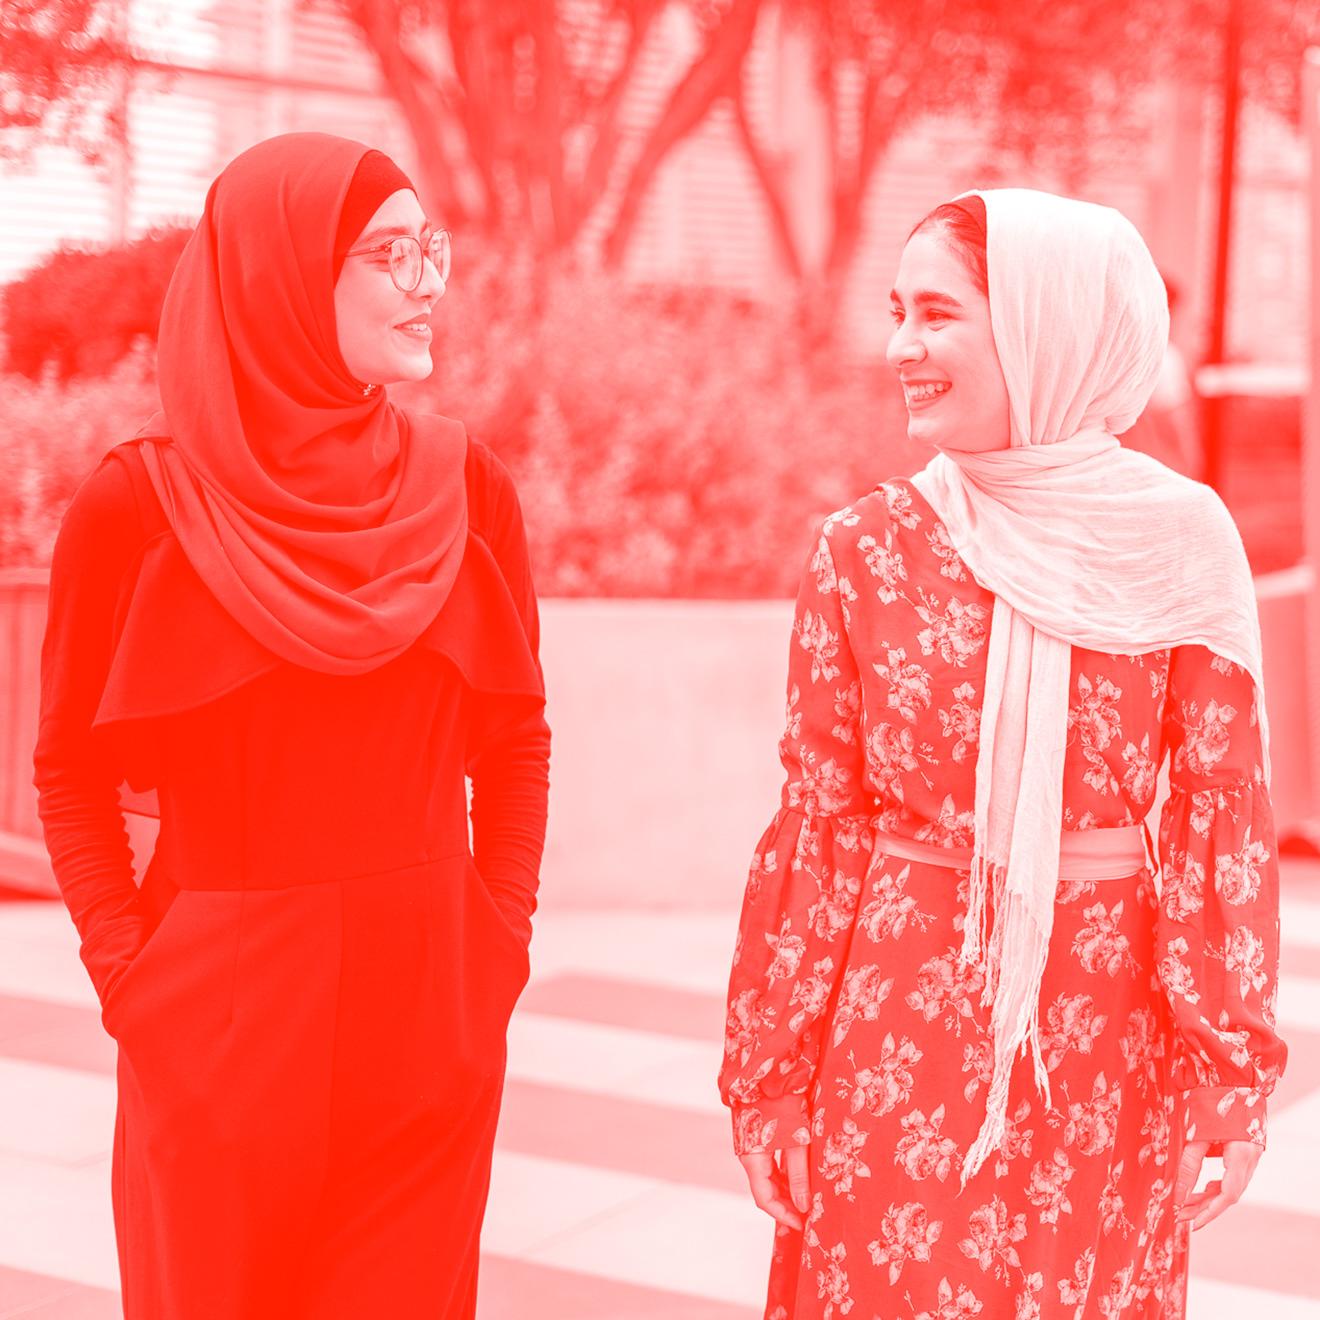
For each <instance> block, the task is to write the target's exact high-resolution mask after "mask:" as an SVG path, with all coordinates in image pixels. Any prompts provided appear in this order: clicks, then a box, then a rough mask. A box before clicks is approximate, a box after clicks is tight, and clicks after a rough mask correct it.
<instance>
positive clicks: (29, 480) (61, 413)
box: [0, 350, 160, 566]
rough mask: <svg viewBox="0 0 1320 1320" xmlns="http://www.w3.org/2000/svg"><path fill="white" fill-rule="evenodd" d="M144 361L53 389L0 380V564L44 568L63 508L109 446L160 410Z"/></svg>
mask: <svg viewBox="0 0 1320 1320" xmlns="http://www.w3.org/2000/svg"><path fill="white" fill-rule="evenodd" d="M150 356H151V355H150V354H149V353H148V352H147V351H146V350H139V351H137V352H135V353H132V354H130V355H129V356H128V357H127V358H125V359H124V360H123V361H122V362H120V363H119V364H118V365H117V366H116V367H115V368H114V369H113V370H112V371H111V372H110V373H109V374H108V375H106V376H104V377H101V378H98V379H90V380H79V381H75V382H72V383H70V384H61V383H60V382H59V381H58V380H56V379H55V377H54V374H53V373H48V374H47V375H46V376H45V377H43V378H42V379H41V380H40V381H30V380H28V379H27V378H26V377H24V376H0V430H2V433H3V435H4V437H5V439H4V443H3V444H0V564H4V565H21V566H32V565H45V564H48V563H49V562H50V552H51V548H52V546H53V545H54V543H55V533H56V531H57V530H58V528H59V523H60V519H61V517H63V515H64V509H65V506H66V505H67V504H68V502H69V500H70V499H72V497H73V492H74V491H75V490H77V488H78V486H79V484H80V483H81V482H82V480H83V479H84V478H85V477H86V476H87V474H88V473H89V472H90V471H91V470H92V469H93V468H94V467H95V466H96V465H97V463H99V462H100V460H101V457H102V455H103V454H104V453H105V452H106V450H107V449H109V448H110V447H111V446H112V445H116V444H118V443H119V442H120V441H121V440H126V439H128V437H129V436H131V435H132V434H133V433H134V432H135V431H136V430H137V429H138V427H139V426H141V425H142V423H143V422H144V421H146V419H147V417H148V416H149V415H150V414H151V413H152V412H154V411H155V410H156V409H157V408H158V407H159V406H160V405H159V402H158V400H157V396H156V387H155V384H154V383H153V372H152V370H151V361H150Z"/></svg>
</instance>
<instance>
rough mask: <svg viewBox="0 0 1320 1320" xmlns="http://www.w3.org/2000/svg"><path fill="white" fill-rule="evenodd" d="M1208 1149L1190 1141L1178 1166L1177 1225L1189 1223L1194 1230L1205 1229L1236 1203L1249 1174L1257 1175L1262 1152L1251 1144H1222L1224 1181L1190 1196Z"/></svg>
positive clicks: (1209, 1185) (1174, 1201) (1175, 1202)
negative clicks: (1257, 1166)
mask: <svg viewBox="0 0 1320 1320" xmlns="http://www.w3.org/2000/svg"><path fill="white" fill-rule="evenodd" d="M1209 1149H1210V1143H1209V1142H1208V1141H1189V1142H1188V1143H1187V1145H1186V1146H1184V1147H1183V1155H1182V1162H1181V1163H1180V1164H1179V1165H1178V1182H1177V1185H1176V1186H1175V1187H1174V1192H1173V1203H1174V1205H1175V1206H1176V1207H1177V1209H1178V1222H1179V1223H1180V1224H1185V1223H1187V1222H1188V1221H1189V1220H1190V1221H1191V1225H1192V1229H1193V1231H1195V1230H1196V1229H1198V1228H1204V1227H1205V1226H1206V1225H1207V1224H1208V1223H1209V1222H1210V1221H1211V1220H1212V1219H1218V1218H1219V1216H1220V1215H1222V1214H1223V1213H1224V1211H1225V1210H1227V1209H1228V1207H1229V1206H1230V1205H1233V1204H1235V1203H1236V1202H1237V1201H1238V1200H1239V1198H1240V1197H1241V1196H1242V1193H1243V1192H1245V1191H1246V1190H1247V1184H1248V1183H1249V1182H1250V1181H1251V1175H1252V1174H1253V1173H1255V1172H1256V1165H1257V1164H1259V1163H1260V1157H1261V1153H1262V1148H1261V1147H1260V1146H1258V1145H1256V1143H1255V1142H1254V1141H1226V1142H1224V1178H1223V1181H1222V1182H1212V1183H1208V1184H1207V1185H1206V1186H1205V1187H1203V1188H1202V1189H1201V1190H1200V1191H1199V1192H1197V1193H1196V1194H1195V1195H1192V1188H1193V1187H1195V1186H1196V1180H1197V1178H1198V1177H1199V1175H1200V1173H1201V1162H1202V1161H1203V1160H1204V1159H1205V1157H1206V1153H1207V1152H1208V1151H1209Z"/></svg>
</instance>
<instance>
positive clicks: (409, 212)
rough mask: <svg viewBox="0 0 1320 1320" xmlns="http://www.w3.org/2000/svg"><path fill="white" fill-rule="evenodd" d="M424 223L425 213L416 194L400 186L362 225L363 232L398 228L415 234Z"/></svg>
mask: <svg viewBox="0 0 1320 1320" xmlns="http://www.w3.org/2000/svg"><path fill="white" fill-rule="evenodd" d="M425 223H426V213H425V212H424V211H423V210H422V204H421V202H419V201H418V200H417V194H416V193H415V192H413V190H412V189H411V188H400V189H399V191H398V192H396V193H391V194H390V195H389V196H388V197H387V198H386V199H385V200H384V201H383V202H381V204H380V205H379V206H378V207H377V208H376V210H375V211H374V212H373V213H372V216H371V219H370V220H368V221H367V223H366V224H365V225H363V226H362V233H363V234H372V233H375V232H376V230H378V229H398V230H400V231H401V232H403V233H408V234H416V233H418V232H419V231H420V230H421V228H422V226H423V225H424V224H425Z"/></svg>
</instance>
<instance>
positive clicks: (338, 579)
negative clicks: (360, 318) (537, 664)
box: [140, 133, 467, 674]
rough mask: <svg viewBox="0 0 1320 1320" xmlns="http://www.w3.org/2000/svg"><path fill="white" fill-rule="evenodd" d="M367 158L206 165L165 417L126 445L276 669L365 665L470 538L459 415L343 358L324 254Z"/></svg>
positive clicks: (254, 155) (395, 638)
mask: <svg viewBox="0 0 1320 1320" xmlns="http://www.w3.org/2000/svg"><path fill="white" fill-rule="evenodd" d="M367 151H368V148H367V147H365V146H363V145H362V144H361V143H360V142H353V141H350V140H349V139H347V138H340V137H332V136H330V135H328V134H324V133H290V134H286V135H284V136H282V137H275V138H271V139H269V140H268V141H265V142H261V143H258V144H257V145H256V146H255V147H252V148H250V149H249V150H247V151H245V152H243V154H242V155H240V156H238V157H237V158H236V159H234V160H233V161H232V162H230V164H229V165H228V166H226V167H225V169H224V170H223V171H222V172H221V173H220V175H219V177H218V178H217V179H216V180H215V182H214V183H213V184H212V185H211V190H210V192H209V193H208V194H207V197H206V208H205V210H204V211H203V213H202V218H201V220H200V222H199V223H198V225H197V228H196V230H195V231H194V233H193V235H192V238H191V239H190V240H189V241H188V245H187V246H186V247H185V248H184V250H183V254H182V256H181V257H180V258H179V264H178V267H177V268H176V270H175V272H174V277H173V279H172V280H171V282H170V287H169V292H168V293H167V294H166V297H165V305H164V309H163V311H162V313H161V323H160V349H159V355H158V362H159V382H160V396H161V402H162V405H163V407H164V414H163V416H162V415H158V416H157V417H154V418H152V420H151V422H149V423H148V424H147V426H146V427H144V428H143V430H142V432H141V433H140V434H142V435H144V436H165V435H168V436H169V437H170V441H169V443H158V444H144V445H142V446H141V452H142V456H143V460H144V462H145V464H146V467H147V472H148V475H149V476H150V478H151V482H152V485H153V486H154V487H155V490H156V493H157V495H158V496H159V497H160V501H161V505H162V507H163V508H164V510H165V516H166V518H167V519H168V520H169V522H170V525H171V526H172V527H173V529H174V532H175V534H176V536H177V537H178V540H179V543H180V545H181V546H182V548H183V551H184V554H185V555H186V556H187V558H188V560H189V562H190V563H191V564H192V566H193V568H194V569H195V570H196V572H197V574H198V576H199V577H200V578H201V579H202V581H203V582H204V583H205V584H206V586H207V587H208V588H209V589H210V590H211V591H212V593H213V594H214V595H215V597H216V599H217V600H218V601H219V602H220V604H221V605H223V606H224V608H225V609H226V610H227V611H228V612H229V614H231V615H232V616H233V618H234V619H235V620H237V622H238V623H240V624H241V625H242V626H243V628H244V629H246V630H247V632H249V633H250V634H251V635H252V636H253V637H254V638H255V639H256V640H257V641H259V642H260V643H261V644H262V645H263V646H265V647H267V648H268V649H269V650H270V651H272V652H274V653H275V654H276V655H278V656H280V657H281V658H282V659H285V660H288V661H291V662H293V663H294V664H298V665H302V666H304V667H306V668H309V669H317V670H321V671H323V672H326V673H332V674H357V673H363V672H365V671H367V670H369V669H374V668H376V667H377V666H379V665H382V664H384V663H386V662H387V661H389V660H391V659H393V658H394V657H395V656H397V655H398V654H400V653H401V652H402V651H404V650H406V649H407V648H408V647H409V646H410V645H411V644H412V643H413V642H414V641H416V640H417V638H418V637H419V636H420V635H421V633H422V632H423V630H424V629H425V628H426V627H427V625H428V624H429V623H430V622H431V621H432V620H433V619H434V618H435V616H436V614H437V612H438V611H439V610H440V607H441V606H442V605H443V604H444V603H445V600H446V599H447V598H448V596H449V592H450V588H451V587H452V586H453V583H454V579H455V578H456V576H457V575H458V569H459V564H460V563H461V561H462V558H463V551H464V547H465V544H466V541H467V494H466V486H465V482H464V476H463V465H464V460H465V457H466V453H467V436H466V434H465V432H464V430H463V427H462V426H461V425H460V424H459V423H458V422H452V421H449V420H447V419H444V418H436V417H425V418H423V417H420V416H417V417H412V418H410V417H409V416H408V415H407V414H405V413H404V412H403V411H402V410H400V409H398V408H396V407H395V406H394V405H393V404H392V403H390V402H389V400H388V398H387V397H386V394H385V391H384V390H383V389H380V390H376V391H375V392H374V394H373V395H372V396H370V397H365V396H364V395H363V386H362V383H361V382H359V381H356V380H354V378H353V376H352V374H351V373H350V372H349V370H348V367H347V366H346V365H345V364H344V360H343V358H342V356H341V355H340V352H339V347H338V340H337V336H336V330H335V308H334V283H335V277H334V270H333V259H334V247H335V233H336V228H337V225H338V221H339V215H340V211H341V209H342V207H343V204H344V199H345V196H346V194H347V192H348V188H349V184H350V181H351V180H352V178H353V174H354V171H355V170H356V168H357V165H358V162H359V161H360V160H361V159H362V157H363V155H364V154H365V153H366V152H367Z"/></svg>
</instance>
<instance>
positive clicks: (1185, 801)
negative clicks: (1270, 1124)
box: [1157, 646, 1287, 1147]
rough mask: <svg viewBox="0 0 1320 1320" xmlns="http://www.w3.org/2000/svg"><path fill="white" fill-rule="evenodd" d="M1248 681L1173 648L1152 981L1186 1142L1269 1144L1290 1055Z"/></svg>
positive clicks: (1266, 803) (1267, 813)
mask: <svg viewBox="0 0 1320 1320" xmlns="http://www.w3.org/2000/svg"><path fill="white" fill-rule="evenodd" d="M1253 699H1254V684H1253V682H1252V679H1251V676H1250V675H1249V674H1248V673H1247V672H1246V671H1245V670H1243V669H1242V668H1241V667H1239V666H1238V665H1236V664H1233V663H1232V662H1230V661H1228V660H1224V659H1223V658H1221V657H1220V656H1218V655H1215V654H1214V653H1213V652H1211V651H1209V650H1207V649H1206V648H1205V647H1202V646H1185V647H1179V648H1177V649H1176V650H1175V651H1174V653H1173V656H1172V659H1171V661H1170V666H1169V690H1168V702H1167V705H1166V707H1165V715H1164V729H1165V738H1166V740H1167V742H1168V745H1169V755H1170V761H1169V785H1170V794H1169V799H1168V801H1167V802H1166V803H1165V805H1164V810H1163V812H1162V814H1161V817H1160V863H1161V873H1162V889H1161V895H1160V915H1159V921H1158V932H1157V957H1158V959H1159V972H1160V979H1161V981H1162V982H1163V985H1164V989H1165V992H1166V994H1167V995H1168V998H1169V1003H1170V1005H1171V1006H1172V1009H1173V1014H1174V1019H1175V1022H1176V1028H1177V1031H1176V1037H1177V1045H1176V1053H1175V1058H1174V1063H1173V1075H1174V1081H1175V1084H1176V1085H1177V1086H1178V1087H1179V1088H1180V1089H1181V1090H1183V1091H1185V1092H1186V1093H1187V1110H1188V1137H1189V1139H1198V1140H1202V1141H1209V1142H1211V1143H1212V1147H1216V1146H1218V1145H1219V1144H1220V1143H1222V1142H1224V1141H1242V1140H1250V1141H1254V1142H1256V1143H1257V1144H1258V1145H1262V1146H1263V1145H1264V1144H1265V1098H1266V1097H1267V1096H1268V1095H1269V1093H1270V1091H1271V1090H1273V1088H1274V1085H1275V1083H1276V1082H1277V1081H1278V1079H1279V1075H1280V1074H1281V1073H1282V1072H1283V1066H1284V1062H1285V1060H1286V1058H1287V1049H1286V1047H1285V1046H1284V1044H1283V1041H1282V1040H1280V1038H1279V1035H1278V1032H1277V1030H1276V1026H1275V1015H1274V1008H1275V1002H1276V997H1277V992H1278V975H1279V870H1278V859H1277V845H1276V842H1275V834H1274V818H1273V814H1272V811H1271V807H1270V799H1269V793H1268V790H1267V789H1266V787H1265V777H1264V768H1263V764H1262V749H1261V737H1260V728H1259V726H1258V723H1257V720H1256V714H1255V708H1254V704H1253Z"/></svg>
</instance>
